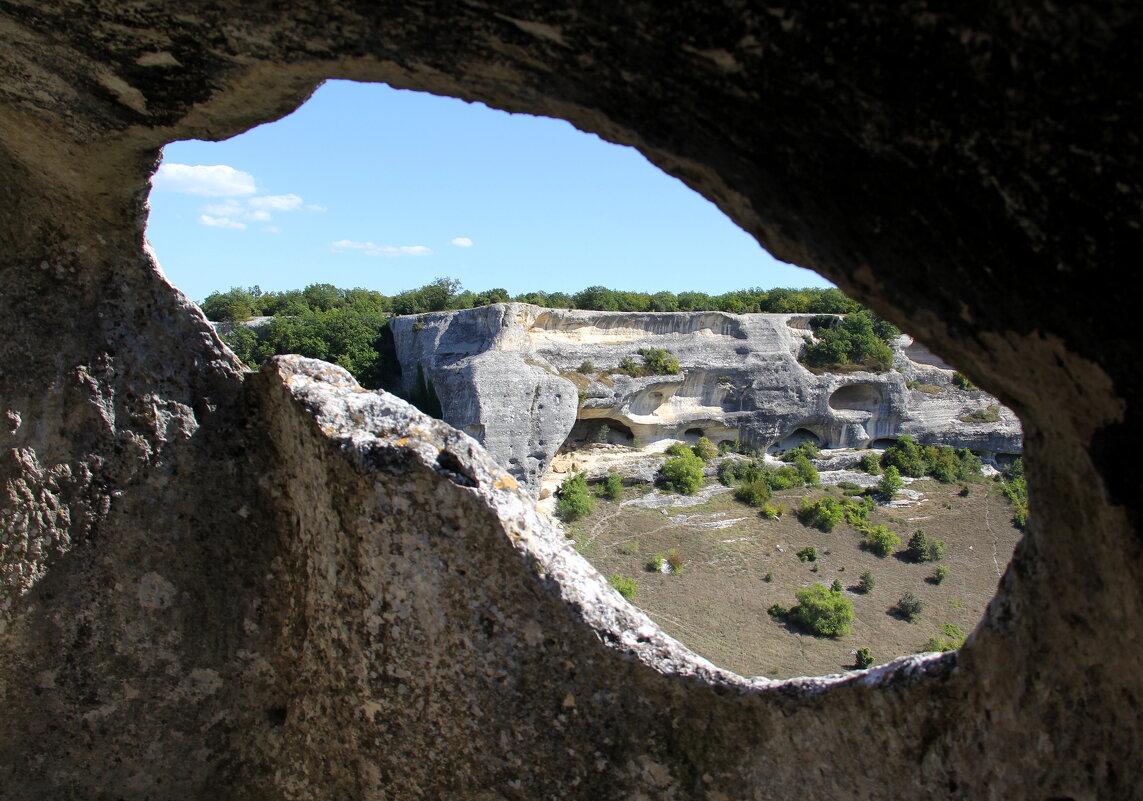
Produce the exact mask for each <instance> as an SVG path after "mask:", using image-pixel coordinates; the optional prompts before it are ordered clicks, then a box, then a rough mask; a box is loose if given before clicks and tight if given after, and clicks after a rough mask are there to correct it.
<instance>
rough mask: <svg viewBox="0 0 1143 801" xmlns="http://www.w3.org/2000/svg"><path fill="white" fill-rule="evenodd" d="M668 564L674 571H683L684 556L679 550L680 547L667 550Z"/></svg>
mask: <svg viewBox="0 0 1143 801" xmlns="http://www.w3.org/2000/svg"><path fill="white" fill-rule="evenodd" d="M667 564H668V565H670V567H671V572H672V573H682V572H683V557H682V555H681V554H680V553H679V552H678V549H676V548H671V550H669V551H667Z"/></svg>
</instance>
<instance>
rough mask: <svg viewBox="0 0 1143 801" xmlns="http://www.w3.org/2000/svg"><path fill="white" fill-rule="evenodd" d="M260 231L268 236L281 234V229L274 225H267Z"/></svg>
mask: <svg viewBox="0 0 1143 801" xmlns="http://www.w3.org/2000/svg"><path fill="white" fill-rule="evenodd" d="M262 230H263V231H265V232H266V233H268V234H279V233H281V232H282V229H281V228H279V227H278V226H276V225H267V226H266V227H264V228H263V229H262Z"/></svg>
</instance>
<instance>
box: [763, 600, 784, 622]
mask: <svg viewBox="0 0 1143 801" xmlns="http://www.w3.org/2000/svg"><path fill="white" fill-rule="evenodd" d="M766 614H768V615H769V616H770V617H772V618H774V619H775V620H781V619H782V618H784V617H785V616H786V615H788V614H790V612H789V610H788V609H786V607H784V606H782V605H781V604H773V605H771V606H770V608H769V609H767V610H766Z"/></svg>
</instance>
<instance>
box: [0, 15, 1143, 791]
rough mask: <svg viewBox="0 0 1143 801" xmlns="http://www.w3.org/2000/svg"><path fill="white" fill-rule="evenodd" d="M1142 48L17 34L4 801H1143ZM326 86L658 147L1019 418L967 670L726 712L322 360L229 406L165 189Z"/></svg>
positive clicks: (556, 552) (479, 23)
mask: <svg viewBox="0 0 1143 801" xmlns="http://www.w3.org/2000/svg"><path fill="white" fill-rule="evenodd" d="M1141 33H1143V26H1141V24H1140V21H1139V15H1138V10H1137V8H1136V5H1135V4H1133V3H1128V2H1107V3H1100V4H1094V3H1082V2H1080V3H1068V4H1062V3H1055V4H1041V5H1035V4H1028V3H1010V2H997V3H992V4H988V5H987V6H984V5H964V4H961V5H955V6H954V5H952V4H944V5H940V4H934V3H921V4H916V3H912V4H881V5H875V4H850V5H838V4H824V3H809V2H804V3H803V2H795V3H787V4H784V5H783V6H781V7H777V6H774V7H765V8H763V7H761V6H755V5H752V4H749V3H747V4H743V3H739V2H719V1H717V0H716V1H715V2H702V3H699V2H694V3H687V2H684V3H681V4H675V5H670V6H668V5H664V4H654V5H652V4H646V3H629V2H618V3H612V4H609V5H606V6H602V5H600V4H598V3H586V2H575V1H574V0H570V1H569V2H547V1H541V0H534V1H533V0H519V2H496V3H489V2H482V1H481V0H475V1H474V2H469V3H465V4H454V5H452V6H448V7H445V6H443V5H442V4H440V3H425V2H418V1H416V0H414V1H412V2H407V3H401V4H385V5H375V4H360V3H357V4H351V3H342V2H337V1H336V0H334V1H333V2H322V3H316V2H309V1H308V0H296V1H295V0H291V1H290V2H284V3H274V4H270V3H264V2H258V1H255V2H250V3H242V4H231V5H228V6H226V7H225V8H222V7H221V6H219V5H218V4H216V3H206V2H199V0H181V2H178V3H173V2H170V0H140V2H135V3H67V2H63V0H37V2H34V3H30V2H23V1H22V0H10V1H9V2H5V3H2V4H0V202H2V204H3V209H4V213H3V214H0V327H2V330H3V336H2V337H0V404H2V408H0V445H2V449H0V482H2V494H0V537H2V539H0V568H2V573H0V577H2V579H3V581H4V586H3V591H2V601H0V621H2V625H0V705H2V708H3V710H4V715H3V717H2V718H0V796H4V797H5V798H14V799H21V801H23V799H53V800H55V799H67V800H71V799H127V800H128V801H143V799H149V800H150V801H156V800H157V799H163V800H165V799H172V800H173V799H179V801H186V800H187V799H220V798H221V799H226V798H233V799H243V800H244V801H245V800H246V799H256V800H260V799H302V798H336V797H345V798H363V799H364V798H441V797H446V798H472V799H481V800H482V801H488V800H489V799H519V798H543V797H550V798H590V799H598V798H625V799H630V798H640V797H644V798H676V799H689V798H693V799H711V800H712V801H715V800H716V799H728V798H776V799H781V798H798V799H834V798H870V799H871V798H878V799H885V798H899V799H915V798H951V799H969V798H972V799H976V798H994V799H1001V798H1003V799H1019V798H1028V799H1040V800H1041V801H1042V800H1043V799H1053V798H1054V799H1063V798H1071V799H1076V800H1077V801H1080V799H1097V798H1098V799H1131V798H1139V797H1140V789H1139V784H1138V782H1137V781H1136V774H1137V770H1136V766H1137V765H1138V764H1139V761H1140V744H1139V738H1138V737H1137V736H1136V731H1137V729H1138V723H1139V712H1140V708H1141V707H1143V700H1141V699H1143V677H1141V674H1140V672H1139V670H1138V664H1137V662H1138V658H1137V657H1138V647H1137V646H1138V642H1139V640H1140V632H1141V628H1143V613H1141V612H1140V610H1141V609H1143V549H1141V547H1140V542H1141V541H1143V539H1141V536H1140V532H1141V530H1143V525H1141V518H1140V502H1139V499H1140V497H1143V474H1141V473H1140V469H1139V466H1138V464H1137V459H1136V458H1135V454H1136V453H1137V452H1138V451H1139V446H1140V443H1143V418H1141V417H1140V412H1139V409H1140V403H1141V398H1143V383H1141V380H1140V374H1139V370H1138V368H1137V366H1136V359H1135V354H1136V353H1137V351H1138V330H1137V328H1138V326H1137V324H1136V321H1135V319H1134V315H1133V314H1131V312H1130V310H1131V308H1132V306H1133V305H1135V303H1136V302H1137V301H1138V299H1139V298H1138V293H1137V291H1136V290H1133V289H1132V287H1134V286H1135V282H1134V279H1135V277H1136V276H1135V273H1136V272H1137V268H1138V264H1139V260H1140V254H1141V253H1143V243H1141V233H1140V227H1139V209H1140V207H1141V206H1140V201H1141V197H1143V165H1141V159H1143V156H1141V151H1140V149H1139V148H1138V147H1137V146H1136V141H1135V140H1136V137H1137V132H1138V131H1139V130H1143V97H1141V96H1140V95H1141V92H1143V89H1141V87H1140V84H1139V82H1138V81H1137V79H1136V78H1135V76H1137V75H1138V74H1139V73H1140V71H1141V67H1143V65H1141V64H1140V63H1139V62H1140V61H1141V59H1143V51H1141V50H1140V48H1138V47H1137V46H1136V45H1137V42H1138V41H1139V38H1140V34H1141ZM1132 65H1134V66H1132ZM333 77H336V78H350V79H357V80H373V81H388V82H390V83H393V84H394V85H398V86H402V87H406V88H414V89H422V90H426V91H433V92H437V93H441V94H449V95H453V96H457V97H462V98H465V99H468V100H481V101H484V102H487V103H489V104H491V105H493V106H495V107H497V108H502V109H506V110H511V111H522V112H528V113H533V114H547V115H551V116H556V117H561V118H563V119H567V120H570V121H571V122H572V123H573V124H575V125H578V126H579V127H581V128H583V129H585V130H590V131H594V132H596V133H598V134H600V135H601V136H604V137H606V138H608V139H609V140H611V141H614V142H619V143H623V144H627V145H631V146H634V147H637V148H639V149H640V151H641V152H642V153H643V154H645V155H646V156H647V157H648V158H649V159H650V160H651V161H652V162H653V163H655V164H657V165H658V166H660V167H661V168H663V169H664V170H666V171H667V172H669V173H670V174H671V175H674V176H676V177H678V178H680V179H681V180H683V181H684V182H685V183H686V184H687V185H689V186H691V187H692V188H695V189H696V190H698V191H700V192H701V193H702V194H703V195H704V196H705V197H707V198H708V199H710V200H711V201H712V202H714V203H716V204H717V205H718V206H719V207H720V208H721V209H722V210H723V211H725V212H726V213H727V214H728V215H729V216H730V217H731V218H732V219H734V220H735V221H736V222H737V223H738V224H739V225H740V226H742V228H743V229H744V230H746V231H747V232H748V233H749V234H750V235H752V236H753V237H755V239H757V240H758V241H759V242H760V243H761V244H762V245H763V246H765V247H767V248H768V249H769V250H771V252H773V253H774V254H775V255H777V256H779V257H780V258H783V259H786V260H788V261H792V262H796V263H798V264H800V265H802V266H805V267H810V268H813V269H816V270H818V271H820V272H821V273H822V274H824V275H826V276H827V277H829V278H830V279H831V280H833V281H834V282H835V283H837V284H838V285H839V286H840V287H842V288H843V289H844V290H845V291H847V292H849V293H850V294H852V295H853V296H854V297H856V298H857V299H859V300H861V301H862V302H863V303H866V304H867V305H869V306H871V307H872V308H874V309H875V310H876V311H877V312H878V313H880V314H882V315H883V316H885V317H886V318H887V319H889V320H891V321H893V322H894V323H896V324H897V325H898V326H900V327H901V328H903V329H904V330H907V331H910V332H912V333H914V334H915V335H917V336H919V337H921V338H922V339H923V340H924V342H925V343H926V344H927V345H928V346H930V347H931V348H932V349H933V352H935V353H937V354H939V357H940V358H941V359H944V360H945V361H947V362H948V363H950V364H956V365H957V366H958V367H960V368H961V369H963V370H965V371H966V372H967V373H968V374H969V375H970V376H971V377H972V378H973V380H974V381H976V382H977V383H978V384H980V385H981V386H984V387H986V388H988V390H989V391H991V392H992V393H993V394H995V395H996V396H997V397H998V398H1000V399H1002V401H1003V402H1004V403H1005V405H1007V406H1008V407H1009V408H1012V409H1013V410H1015V411H1017V412H1018V413H1019V414H1020V416H1021V419H1022V421H1023V423H1024V433H1025V441H1024V447H1025V453H1026V457H1027V475H1028V485H1029V492H1030V496H1031V501H1032V517H1031V519H1030V521H1029V526H1028V530H1027V533H1026V535H1025V537H1024V539H1023V540H1022V542H1021V543H1020V545H1019V546H1018V547H1017V549H1016V552H1015V554H1014V556H1013V560H1012V562H1011V564H1010V565H1009V567H1008V569H1007V570H1006V571H1005V574H1004V576H1003V578H1002V579H1001V581H1000V583H999V586H998V589H997V595H996V597H995V599H994V600H993V601H992V603H991V604H990V605H989V607H988V609H987V611H986V613H985V615H984V617H983V619H982V621H981V624H980V626H979V627H978V628H977V629H976V630H975V631H974V632H973V634H972V635H971V636H970V638H969V640H968V642H967V643H966V645H965V646H964V648H963V649H962V650H961V651H960V652H959V653H957V654H955V655H948V656H944V657H919V658H914V659H910V660H905V661H903V662H898V663H894V664H893V665H890V666H888V667H882V668H878V669H876V670H874V671H872V672H869V673H859V674H855V675H853V676H850V677H848V678H845V679H841V680H837V679H834V680H825V679H816V680H813V679H811V680H796V681H791V682H781V683H766V682H758V681H753V680H746V679H741V678H735V677H731V676H728V675H726V674H725V673H722V672H720V671H718V670H716V669H714V668H712V667H711V666H709V665H706V664H704V663H702V662H701V661H699V660H695V659H694V658H693V657H691V656H689V655H688V654H686V653H685V652H683V651H681V650H680V649H679V648H678V647H677V646H676V645H674V644H673V643H671V642H670V641H669V640H668V639H666V638H664V637H663V636H662V634H661V633H659V632H657V631H656V630H655V628H654V627H653V626H650V625H649V624H647V623H646V621H645V620H644V619H643V618H642V617H641V616H640V615H638V614H637V613H636V612H634V611H633V610H632V609H630V608H629V607H628V606H626V605H625V604H624V603H622V601H621V600H620V599H619V598H618V597H616V596H615V595H614V594H613V593H611V592H610V591H609V590H608V589H607V588H606V587H605V586H604V585H603V584H602V582H601V581H600V580H599V578H598V577H597V576H595V575H594V573H592V572H591V571H590V570H588V568H587V567H586V566H584V565H583V563H582V562H580V561H578V560H577V559H576V558H575V557H574V555H573V554H571V553H568V552H566V549H565V550H560V548H561V546H562V543H561V542H560V540H559V539H558V537H555V536H554V534H553V532H551V531H549V530H546V529H545V528H544V527H543V524H542V523H539V522H537V521H535V520H534V519H533V516H532V515H531V513H530V512H529V511H528V503H529V501H528V499H527V498H526V496H524V495H521V494H519V492H518V489H517V490H513V489H512V488H511V485H510V482H508V481H506V480H505V478H504V471H503V470H502V469H501V468H499V467H498V466H496V464H495V463H494V462H492V461H490V460H489V459H488V458H487V457H486V456H485V455H484V454H483V453H482V452H481V451H480V450H479V449H478V448H476V447H475V446H474V445H473V443H472V441H471V440H468V439H464V438H462V437H461V435H459V434H456V433H454V432H452V431H451V430H448V429H445V428H444V427H442V426H440V425H439V424H437V423H433V422H432V421H429V420H425V419H424V418H421V417H419V416H417V415H414V414H412V413H411V412H410V411H409V410H408V407H407V406H404V405H403V404H398V403H396V402H393V401H391V400H389V399H386V398H384V397H381V396H375V395H372V394H370V393H362V392H358V391H357V390H356V389H355V388H354V387H353V386H352V384H351V383H350V382H348V381H347V380H345V377H344V376H343V375H339V374H338V373H337V372H336V371H333V370H332V368H321V367H314V366H307V365H306V364H304V363H298V362H290V361H289V360H287V361H284V362H278V363H276V364H275V365H272V366H271V367H270V368H268V369H267V372H265V373H261V374H259V375H258V376H257V377H249V376H244V375H243V374H242V373H241V372H240V371H239V370H238V367H237V365H236V364H235V362H234V360H233V358H232V356H231V355H230V354H228V353H227V352H226V350H225V349H224V348H223V347H222V346H221V345H220V343H219V342H218V340H217V339H216V338H215V336H214V334H213V333H212V332H211V330H210V329H209V327H208V326H207V325H206V323H205V321H204V320H203V319H202V317H201V315H200V314H199V313H198V312H197V310H195V309H194V308H193V306H192V305H191V304H189V303H187V302H186V300H185V299H184V298H183V297H182V296H181V295H179V294H178V292H177V291H176V290H174V289H172V288H171V287H170V286H169V285H168V284H167V283H166V282H165V281H164V280H163V279H162V277H161V274H160V273H159V271H158V270H157V268H156V265H155V264H154V262H153V260H152V259H151V257H150V256H149V254H148V253H147V251H146V246H145V241H144V230H145V222H146V194H147V178H148V176H149V175H150V174H151V172H152V171H153V170H154V168H155V164H156V160H157V158H158V156H159V149H160V148H161V147H162V145H163V144H165V143H166V142H169V141H173V140H175V139H181V138H188V137H204V138H214V139H217V138H222V137H225V136H229V135H232V134H234V133H237V132H239V131H241V130H244V129H246V128H249V127H251V126H253V125H256V124H260V123H263V122H267V121H270V120H273V119H276V118H278V117H280V116H282V115H284V114H287V113H289V112H290V111H291V110H293V109H294V108H296V107H297V105H298V104H299V103H300V102H302V101H303V100H304V99H305V97H307V95H308V94H309V92H311V91H312V89H313V87H314V86H316V85H317V84H318V83H319V82H320V81H321V80H323V79H326V78H333ZM1109 303H1110V304H1112V307H1113V309H1114V312H1115V313H1109V312H1108V309H1109ZM713 330H714V329H713V328H712V331H713ZM553 386H554V385H553ZM703 397H704V398H707V397H709V398H712V399H713V398H714V397H715V396H713V395H711V396H705V395H704V396H703ZM850 400H853V401H854V402H856V400H858V399H855V398H850ZM497 482H500V484H501V486H500V487H498V486H497Z"/></svg>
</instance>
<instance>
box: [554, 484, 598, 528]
mask: <svg viewBox="0 0 1143 801" xmlns="http://www.w3.org/2000/svg"><path fill="white" fill-rule="evenodd" d="M556 498H557V500H556V514H558V515H559V517H560V519H561V520H563V521H565V522H567V523H571V522H573V521H576V520H579V519H580V518H583V517H587V516H588V515H589V514H591V513H592V510H594V509H595V499H594V498H592V497H591V493H589V492H588V491H587V476H586V475H584V474H583V473H575V474H573V475H571V476H569V477H568V478H566V479H564V482H563V483H562V484H561V485H560V488H559V490H558V491H557V492H556Z"/></svg>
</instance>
